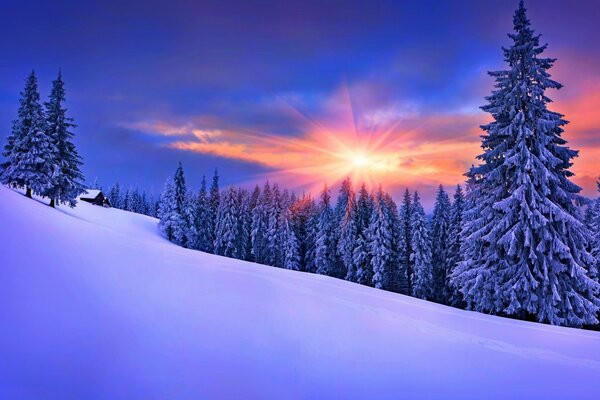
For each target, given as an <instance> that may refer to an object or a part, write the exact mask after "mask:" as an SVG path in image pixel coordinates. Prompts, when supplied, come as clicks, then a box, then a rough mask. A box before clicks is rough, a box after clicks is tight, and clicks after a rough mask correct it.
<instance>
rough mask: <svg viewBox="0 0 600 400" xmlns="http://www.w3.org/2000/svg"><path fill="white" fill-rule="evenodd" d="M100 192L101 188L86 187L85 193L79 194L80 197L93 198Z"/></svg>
mask: <svg viewBox="0 0 600 400" xmlns="http://www.w3.org/2000/svg"><path fill="white" fill-rule="evenodd" d="M100 193H102V190H98V189H86V191H85V193H83V194H82V195H81V196H79V197H80V198H82V199H95V198H96V197H98V195H99V194H100Z"/></svg>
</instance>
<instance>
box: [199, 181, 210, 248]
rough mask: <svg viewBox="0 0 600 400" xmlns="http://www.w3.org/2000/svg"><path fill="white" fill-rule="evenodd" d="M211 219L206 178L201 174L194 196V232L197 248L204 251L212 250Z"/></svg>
mask: <svg viewBox="0 0 600 400" xmlns="http://www.w3.org/2000/svg"><path fill="white" fill-rule="evenodd" d="M212 224H213V219H212V213H211V204H210V199H209V197H208V192H207V191H206V178H205V177H204V176H202V182H201V184H200V191H199V192H198V196H197V197H196V222H195V226H196V232H197V234H198V250H200V251H204V252H206V253H212V252H213V245H214V238H213V231H214V230H213V226H212Z"/></svg>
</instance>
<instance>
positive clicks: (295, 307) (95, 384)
mask: <svg viewBox="0 0 600 400" xmlns="http://www.w3.org/2000/svg"><path fill="white" fill-rule="evenodd" d="M0 282H1V288H0V322H1V325H0V398H2V399H28V398H32V399H70V398H72V399H120V398H127V399H187V398H189V399H206V398H236V399H252V398H277V399H283V398H286V399H288V398H311V399H315V398H336V399H348V398H365V399H381V398H393V399H400V398H410V399H419V398H463V399H467V398H472V399H483V398H485V399H490V398H499V399H506V398H511V399H519V398H598V397H597V396H598V395H599V393H600V333H596V332H589V331H582V330H576V329H568V328H559V327H551V326H545V325H540V324H534V323H527V322H519V321H513V320H508V319H503V318H498V317H492V316H486V315H481V314H477V313H472V312H466V311H461V310H455V309H452V308H448V307H443V306H439V305H436V304H432V303H428V302H425V301H420V300H416V299H412V298H409V297H405V296H401V295H397V294H393V293H387V292H384V291H380V290H375V289H371V288H367V287H363V286H359V285H356V284H352V283H348V282H344V281H340V280H336V279H332V278H327V277H323V276H316V275H311V274H305V273H299V272H293V271H287V270H283V269H278V268H271V267H265V266H261V265H257V264H252V263H247V262H242V261H237V260H231V259H226V258H222V257H218V256H213V255H208V254H203V253H200V252H195V251H190V250H186V249H182V248H179V247H177V246H175V245H173V244H171V243H169V242H167V241H166V240H164V239H163V238H161V237H160V236H159V235H158V234H157V230H156V220H155V219H152V218H149V217H145V216H141V215H136V214H131V213H128V212H124V211H120V210H116V209H105V208H101V207H97V206H93V205H89V204H85V203H80V204H79V205H78V206H77V207H76V208H75V209H64V208H60V209H56V210H53V209H51V208H49V207H47V206H45V205H43V204H40V203H39V202H37V201H32V200H29V199H26V198H25V197H23V196H22V195H21V194H19V193H16V192H13V191H11V190H8V189H6V188H4V187H0Z"/></svg>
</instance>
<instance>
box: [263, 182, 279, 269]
mask: <svg viewBox="0 0 600 400" xmlns="http://www.w3.org/2000/svg"><path fill="white" fill-rule="evenodd" d="M281 210H282V197H281V192H280V191H279V185H278V184H277V183H275V184H274V185H273V189H272V194H271V204H269V205H268V208H267V231H266V245H267V248H266V256H267V264H268V265H273V266H280V265H281V246H280V243H279V240H278V239H279V216H280V214H281Z"/></svg>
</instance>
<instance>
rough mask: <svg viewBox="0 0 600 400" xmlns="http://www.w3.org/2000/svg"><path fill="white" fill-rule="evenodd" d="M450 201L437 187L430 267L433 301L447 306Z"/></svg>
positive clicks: (432, 222) (432, 224)
mask: <svg viewBox="0 0 600 400" xmlns="http://www.w3.org/2000/svg"><path fill="white" fill-rule="evenodd" d="M450 212H451V210H450V199H449V198H448V194H447V193H446V191H445V190H444V188H443V187H442V185H440V186H439V188H438V191H437V195H436V197H435V205H434V208H433V218H432V220H431V266H432V273H433V298H432V299H433V300H434V301H436V302H438V303H442V304H448V300H449V297H450V288H449V283H448V279H447V277H448V271H449V270H450V264H449V259H448V256H449V251H448V246H449V240H450Z"/></svg>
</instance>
